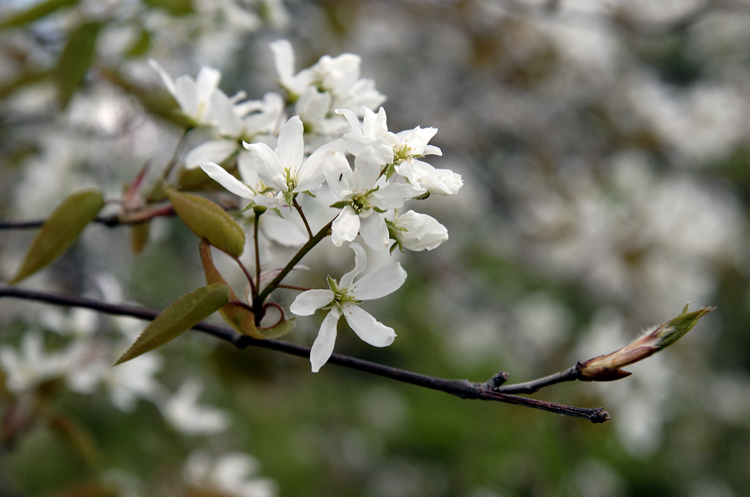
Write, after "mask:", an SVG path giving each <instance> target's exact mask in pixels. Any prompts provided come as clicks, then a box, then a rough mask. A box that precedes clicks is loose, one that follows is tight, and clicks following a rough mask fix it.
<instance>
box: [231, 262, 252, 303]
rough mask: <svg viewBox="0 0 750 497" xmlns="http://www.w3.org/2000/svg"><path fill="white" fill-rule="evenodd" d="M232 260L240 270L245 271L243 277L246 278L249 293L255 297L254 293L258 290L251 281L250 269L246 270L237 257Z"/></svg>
mask: <svg viewBox="0 0 750 497" xmlns="http://www.w3.org/2000/svg"><path fill="white" fill-rule="evenodd" d="M234 261H235V262H236V263H237V265H238V266H239V267H240V268H241V269H242V272H243V273H245V278H247V281H248V283H249V284H250V294H251V295H252V296H253V297H255V295H256V293H257V292H258V290H257V287H256V286H255V283H254V282H253V277H252V275H251V274H250V271H248V270H247V267H245V265H244V264H243V263H242V261H241V260H240V258H239V257H237V258H236V259H234ZM251 310H252V309H251Z"/></svg>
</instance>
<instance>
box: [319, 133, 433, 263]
mask: <svg viewBox="0 0 750 497" xmlns="http://www.w3.org/2000/svg"><path fill="white" fill-rule="evenodd" d="M328 157H329V160H326V161H325V162H324V163H323V172H324V174H325V177H326V181H327V182H328V186H329V187H330V188H331V191H332V192H333V193H334V194H335V195H336V197H338V198H339V199H340V200H339V202H336V203H334V204H333V207H336V208H339V209H341V212H340V213H339V215H338V216H337V217H336V219H335V221H334V222H333V226H332V233H331V241H332V242H333V244H334V245H336V246H341V245H342V244H343V243H344V242H351V241H352V240H354V238H356V236H357V233H359V234H361V235H362V239H363V240H364V241H365V243H366V244H367V246H368V247H370V248H371V249H373V250H378V251H380V250H385V249H386V248H387V247H388V243H389V237H388V227H387V226H386V223H385V213H386V212H387V211H388V210H390V209H398V208H400V207H401V206H403V205H404V202H405V201H406V200H407V199H410V198H414V197H416V196H418V195H419V194H420V191H419V190H416V189H415V188H413V187H412V186H411V185H408V184H406V183H388V182H386V181H385V178H384V177H383V176H382V175H381V172H382V171H381V165H380V162H379V161H378V160H377V159H376V158H375V156H374V152H373V149H372V147H370V148H368V149H367V150H366V151H365V152H363V153H360V154H359V155H358V156H357V157H356V158H355V160H354V166H355V168H354V170H352V168H351V167H350V166H349V161H347V159H346V157H344V154H342V153H340V152H337V151H333V152H331V153H330V154H329V155H328Z"/></svg>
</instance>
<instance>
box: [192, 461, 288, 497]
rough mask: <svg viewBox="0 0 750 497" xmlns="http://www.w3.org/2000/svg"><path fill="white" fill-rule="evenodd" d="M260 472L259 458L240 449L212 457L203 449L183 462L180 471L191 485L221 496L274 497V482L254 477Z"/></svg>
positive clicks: (275, 492)
mask: <svg viewBox="0 0 750 497" xmlns="http://www.w3.org/2000/svg"><path fill="white" fill-rule="evenodd" d="M259 471H260V464H259V463H258V460H257V459H255V458H254V457H253V456H251V455H249V454H245V453H242V452H230V453H228V454H224V455H222V456H221V457H218V458H216V459H212V458H211V457H210V456H209V455H208V454H206V453H205V452H195V453H193V454H192V455H191V456H190V458H189V459H188V461H187V463H186V464H185V469H184V470H183V474H184V476H185V480H186V481H187V482H188V483H190V484H191V485H193V486H195V487H198V488H203V489H208V490H218V491H219V492H221V494H222V495H225V494H228V495H232V496H237V497H273V496H275V495H276V494H277V490H276V483H275V482H274V481H273V480H271V479H270V478H262V477H257V476H255V475H256V474H257V473H258V472H259Z"/></svg>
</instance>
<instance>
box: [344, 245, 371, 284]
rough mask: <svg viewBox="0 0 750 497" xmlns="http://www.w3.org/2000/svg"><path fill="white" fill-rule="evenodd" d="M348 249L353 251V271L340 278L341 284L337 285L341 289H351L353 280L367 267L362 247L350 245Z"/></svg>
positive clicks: (365, 254) (365, 255)
mask: <svg viewBox="0 0 750 497" xmlns="http://www.w3.org/2000/svg"><path fill="white" fill-rule="evenodd" d="M349 248H351V249H352V250H354V269H352V270H351V271H349V272H348V273H346V274H345V275H344V276H342V277H341V283H340V284H339V287H341V288H350V287H352V286H353V285H352V282H353V281H354V278H355V277H357V276H358V275H359V274H360V273H361V272H362V271H364V270H365V268H366V267H367V253H366V252H365V249H363V248H362V245H360V244H359V243H350V244H349Z"/></svg>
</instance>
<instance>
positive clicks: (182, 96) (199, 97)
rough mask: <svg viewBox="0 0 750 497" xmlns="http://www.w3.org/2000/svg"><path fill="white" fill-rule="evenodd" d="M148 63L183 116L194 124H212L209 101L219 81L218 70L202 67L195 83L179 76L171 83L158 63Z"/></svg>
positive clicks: (188, 77) (151, 61)
mask: <svg viewBox="0 0 750 497" xmlns="http://www.w3.org/2000/svg"><path fill="white" fill-rule="evenodd" d="M148 62H149V64H151V67H153V68H154V69H155V70H156V72H158V73H159V76H160V77H161V80H162V82H163V83H164V86H166V87H167V90H168V91H169V93H171V94H172V96H173V97H174V99H175V100H176V101H177V104H178V105H179V106H180V109H181V110H182V113H183V114H185V115H186V116H187V117H189V118H190V119H191V120H193V121H194V122H195V123H196V124H212V120H211V118H212V113H211V107H210V101H211V96H212V95H213V93H214V91H215V90H216V88H218V86H219V81H220V80H221V73H220V72H219V71H218V70H216V69H213V68H211V67H205V66H204V67H202V68H201V70H200V72H198V78H197V79H196V80H195V81H194V80H193V78H191V77H190V76H180V77H179V78H177V80H175V81H173V80H172V78H171V77H170V76H169V74H167V71H165V70H164V68H163V67H162V66H161V65H159V63H158V62H156V61H155V60H153V59H150V60H149V61H148Z"/></svg>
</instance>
